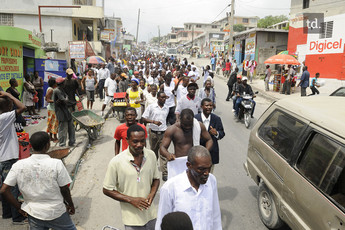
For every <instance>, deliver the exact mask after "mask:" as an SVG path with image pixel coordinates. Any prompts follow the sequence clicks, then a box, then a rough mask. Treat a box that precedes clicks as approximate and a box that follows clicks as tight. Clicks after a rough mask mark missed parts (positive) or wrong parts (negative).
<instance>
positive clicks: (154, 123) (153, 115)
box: [142, 92, 169, 177]
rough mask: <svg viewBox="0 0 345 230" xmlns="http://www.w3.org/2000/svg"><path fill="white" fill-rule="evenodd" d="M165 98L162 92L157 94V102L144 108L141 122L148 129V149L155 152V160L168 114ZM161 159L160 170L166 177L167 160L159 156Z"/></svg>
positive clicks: (165, 127)
mask: <svg viewBox="0 0 345 230" xmlns="http://www.w3.org/2000/svg"><path fill="white" fill-rule="evenodd" d="M166 99H167V96H166V95H165V93H164V92H158V93H157V100H158V101H157V102H156V103H155V104H151V105H150V106H149V107H147V108H146V110H145V112H144V114H143V116H142V117H143V121H144V122H146V123H149V124H148V127H149V128H150V130H151V131H150V139H149V140H150V147H151V150H152V151H154V152H155V154H156V157H157V160H158V158H159V155H160V154H158V151H159V147H160V145H161V143H162V140H163V136H164V133H165V130H166V129H167V123H166V119H167V116H168V114H169V107H167V106H166V105H165V101H166ZM160 159H161V161H160V162H161V163H160V164H161V169H162V176H163V177H166V176H167V175H168V170H167V162H168V161H167V159H166V158H165V157H164V156H162V155H160Z"/></svg>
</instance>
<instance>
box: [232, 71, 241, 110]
mask: <svg viewBox="0 0 345 230" xmlns="http://www.w3.org/2000/svg"><path fill="white" fill-rule="evenodd" d="M240 85H242V76H241V75H237V81H236V82H235V83H234V84H233V85H232V94H231V95H232V102H233V105H232V112H235V105H236V100H237V98H238V97H239V96H240V94H239V89H240Z"/></svg>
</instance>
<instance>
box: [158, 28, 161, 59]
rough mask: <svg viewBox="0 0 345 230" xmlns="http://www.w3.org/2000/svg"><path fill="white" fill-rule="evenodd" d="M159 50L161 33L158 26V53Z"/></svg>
mask: <svg viewBox="0 0 345 230" xmlns="http://www.w3.org/2000/svg"><path fill="white" fill-rule="evenodd" d="M160 48H161V31H160V29H159V26H158V53H159V49H160Z"/></svg>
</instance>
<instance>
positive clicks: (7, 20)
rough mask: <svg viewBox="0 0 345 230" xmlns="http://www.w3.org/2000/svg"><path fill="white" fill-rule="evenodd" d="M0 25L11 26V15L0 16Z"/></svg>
mask: <svg viewBox="0 0 345 230" xmlns="http://www.w3.org/2000/svg"><path fill="white" fill-rule="evenodd" d="M0 25H2V26H13V14H0Z"/></svg>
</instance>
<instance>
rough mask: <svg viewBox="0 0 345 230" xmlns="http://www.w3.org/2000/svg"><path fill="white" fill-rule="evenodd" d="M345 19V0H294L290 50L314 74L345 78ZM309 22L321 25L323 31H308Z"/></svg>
mask: <svg viewBox="0 0 345 230" xmlns="http://www.w3.org/2000/svg"><path fill="white" fill-rule="evenodd" d="M306 13H312V14H315V13H322V14H323V16H322V15H321V17H314V16H313V15H307V14H306ZM315 19H316V20H315ZM321 19H322V20H323V22H322V23H320V20H321ZM308 21H309V23H307V22H308ZM344 23H345V4H344V1H329V0H313V1H311V0H291V11H290V22H289V40H288V51H289V53H292V54H295V55H297V57H298V60H299V61H300V62H301V63H302V62H305V65H306V66H308V71H309V72H310V74H311V76H314V75H315V73H317V72H318V73H320V75H321V76H320V77H321V78H333V79H339V80H344V79H345V52H344V46H345V27H344ZM308 24H309V28H310V29H311V27H315V26H317V27H320V31H318V32H316V33H315V32H313V31H312V30H311V32H310V31H309V32H308ZM314 31H315V30H314Z"/></svg>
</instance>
